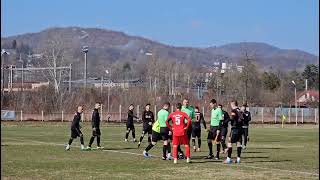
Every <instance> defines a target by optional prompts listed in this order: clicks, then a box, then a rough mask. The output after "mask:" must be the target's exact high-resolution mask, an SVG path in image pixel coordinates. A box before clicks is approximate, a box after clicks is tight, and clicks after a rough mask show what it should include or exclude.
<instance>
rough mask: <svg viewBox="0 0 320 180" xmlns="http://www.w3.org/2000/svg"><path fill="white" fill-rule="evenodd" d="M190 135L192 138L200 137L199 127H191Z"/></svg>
mask: <svg viewBox="0 0 320 180" xmlns="http://www.w3.org/2000/svg"><path fill="white" fill-rule="evenodd" d="M192 137H193V138H196V137H198V138H201V127H193V128H192Z"/></svg>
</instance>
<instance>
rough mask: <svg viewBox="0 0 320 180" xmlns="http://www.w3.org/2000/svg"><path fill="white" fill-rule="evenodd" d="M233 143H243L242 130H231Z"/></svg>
mask: <svg viewBox="0 0 320 180" xmlns="http://www.w3.org/2000/svg"><path fill="white" fill-rule="evenodd" d="M230 134H231V143H236V142H242V134H243V132H242V129H231V133H230Z"/></svg>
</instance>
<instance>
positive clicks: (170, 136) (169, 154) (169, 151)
mask: <svg viewBox="0 0 320 180" xmlns="http://www.w3.org/2000/svg"><path fill="white" fill-rule="evenodd" d="M171 141H172V135H169V136H168V145H167V160H171V159H172V156H171Z"/></svg>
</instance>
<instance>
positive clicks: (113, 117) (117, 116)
mask: <svg viewBox="0 0 320 180" xmlns="http://www.w3.org/2000/svg"><path fill="white" fill-rule="evenodd" d="M152 110H153V112H158V111H159V110H160V109H159V107H157V106H153V108H152ZM173 110H174V107H173V106H171V111H173ZM201 111H202V112H203V114H204V117H205V120H206V122H207V123H208V122H209V121H210V113H211V112H210V109H209V108H207V107H202V108H201ZM249 111H250V112H251V116H252V122H251V123H274V124H276V123H281V121H282V116H284V117H285V119H286V120H285V122H284V123H295V124H303V123H314V124H318V122H319V109H318V108H274V107H250V108H249ZM135 112H136V114H137V116H138V117H141V115H142V112H143V108H141V107H140V106H139V105H137V106H136V107H135ZM91 115H92V111H84V113H83V116H82V121H84V122H85V121H91ZM100 115H101V120H102V121H106V122H125V121H126V119H127V108H126V107H123V106H121V105H119V107H118V110H117V111H115V110H114V109H113V111H112V112H107V110H105V108H104V107H102V109H101V110H100ZM73 116H74V113H65V112H63V111H61V112H57V113H47V112H44V111H40V112H38V113H28V112H23V111H10V110H1V120H14V121H61V122H68V121H72V119H73ZM156 116H157V113H155V118H156Z"/></svg>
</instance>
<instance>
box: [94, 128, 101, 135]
mask: <svg viewBox="0 0 320 180" xmlns="http://www.w3.org/2000/svg"><path fill="white" fill-rule="evenodd" d="M92 136H101V131H100V129H96V130H95V131H92Z"/></svg>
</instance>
